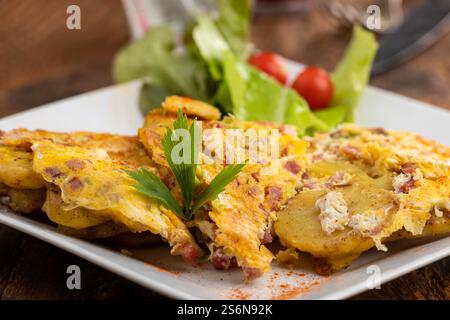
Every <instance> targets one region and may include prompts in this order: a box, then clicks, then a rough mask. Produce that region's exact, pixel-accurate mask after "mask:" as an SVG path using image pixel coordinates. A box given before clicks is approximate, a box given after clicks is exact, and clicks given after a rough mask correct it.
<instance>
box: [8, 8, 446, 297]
mask: <svg viewBox="0 0 450 320" xmlns="http://www.w3.org/2000/svg"><path fill="white" fill-rule="evenodd" d="M314 1H315V0H309V1H308V0H293V1H289V2H291V4H290V5H291V6H290V7H289V8H288V9H287V10H284V9H283V7H282V6H281V4H283V2H285V1H280V0H278V1H274V0H264V1H263V4H262V6H261V4H260V6H259V7H258V8H257V13H256V15H255V17H254V20H253V25H252V36H253V41H254V42H255V44H256V46H257V47H258V48H260V49H263V50H270V51H275V52H278V53H280V54H281V55H284V56H285V57H287V58H290V59H293V60H297V61H300V62H302V63H305V64H315V65H319V66H321V67H324V68H326V69H328V70H332V69H333V67H334V66H335V64H336V62H337V61H338V60H339V58H340V57H341V55H342V53H343V51H344V49H345V46H346V45H347V43H348V40H349V38H350V31H349V29H346V28H343V27H339V25H340V24H339V23H338V22H337V21H336V20H335V19H333V18H332V17H331V16H330V15H329V14H326V13H324V12H323V11H318V10H313V9H312V4H313V3H314ZM449 1H450V0H449ZM328 2H330V1H328ZM340 2H343V3H348V4H351V5H353V6H355V7H356V8H362V10H365V8H366V7H367V6H368V5H369V4H373V3H379V4H383V2H385V1H375V0H371V1H366V0H347V1H345V0H340ZM420 2H421V1H420V0H404V1H403V3H404V7H405V10H406V11H407V10H408V9H410V8H412V7H413V6H414V5H416V4H417V3H420ZM292 3H293V4H292ZM71 4H76V5H78V6H79V7H80V8H81V30H68V29H67V28H66V18H67V14H66V9H67V7H68V6H69V5H71ZM129 40H130V34H129V29H128V23H127V20H126V17H125V12H124V9H123V6H122V3H121V1H120V0H95V1H93V0H70V1H69V0H21V1H14V0H0V117H2V116H6V115H10V114H13V113H16V112H19V111H23V110H26V109H28V108H31V107H35V106H38V105H41V104H43V103H47V102H50V101H55V100H58V99H61V98H64V97H68V96H72V95H75V94H79V93H82V92H86V91H90V90H94V89H98V88H101V87H105V86H108V85H111V84H113V80H112V77H111V63H112V60H113V57H114V54H115V53H116V52H117V50H118V49H119V48H120V47H122V46H123V45H125V44H126V43H127V42H128V41H129ZM449 53H450V34H447V35H446V36H445V37H444V38H443V39H441V41H439V42H438V43H436V44H435V45H434V46H432V47H431V48H429V49H428V50H427V51H426V52H424V53H423V54H421V55H420V56H418V57H416V58H414V59H413V60H411V61H409V62H408V63H406V64H404V65H402V66H400V67H398V68H396V69H394V70H392V71H390V72H388V73H385V74H382V75H379V76H377V77H374V78H373V79H372V80H371V84H372V85H375V86H378V87H382V88H385V89H388V90H391V91H394V92H398V93H400V94H403V95H406V96H409V97H412V98H415V99H418V100H422V101H426V102H429V103H432V104H435V105H437V106H440V107H444V108H447V109H450V90H449V88H450V59H449ZM0 243H1V245H0V297H1V298H13V299H14V298H15V299H24V298H25V299H26V298H41V299H42V298H59V299H71V298H84V299H87V298H96V299H101V298H128V299H133V298H153V297H157V295H156V294H154V293H152V292H151V291H149V290H146V289H143V288H141V287H139V286H137V285H134V284H133V283H131V282H129V281H127V280H124V279H122V278H120V277H117V276H115V275H113V274H111V273H109V272H106V271H104V270H103V269H101V268H99V267H96V266H94V265H92V264H90V263H88V262H86V261H84V260H82V259H79V258H77V257H75V256H72V255H70V254H69V253H66V252H63V251H61V250H59V249H57V248H55V247H52V246H50V245H47V244H45V243H43V242H41V241H39V240H36V239H33V238H30V237H28V236H26V235H24V234H22V233H20V232H18V231H15V230H12V229H9V228H6V227H3V226H0ZM70 264H77V265H79V266H80V267H81V269H82V270H84V271H83V272H84V273H83V283H85V282H84V281H91V283H95V285H94V286H89V287H88V288H85V289H83V290H74V291H68V290H67V288H66V287H65V280H66V274H65V270H66V267H67V266H68V265H70ZM449 270H450V258H447V259H444V260H442V261H439V262H436V263H434V264H432V265H430V266H427V267H425V268H422V269H420V270H417V271H414V272H412V273H410V274H408V275H406V276H403V277H401V278H399V279H397V280H394V281H391V282H389V283H388V284H385V285H383V286H382V290H373V291H370V292H366V293H364V294H361V295H359V296H358V297H357V298H383V299H402V298H410V299H450V279H449V277H448V274H449Z"/></svg>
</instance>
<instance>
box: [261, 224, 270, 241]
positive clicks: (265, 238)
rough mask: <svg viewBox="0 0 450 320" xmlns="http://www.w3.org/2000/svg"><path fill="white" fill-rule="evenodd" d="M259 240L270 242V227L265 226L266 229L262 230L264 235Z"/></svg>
mask: <svg viewBox="0 0 450 320" xmlns="http://www.w3.org/2000/svg"><path fill="white" fill-rule="evenodd" d="M260 240H261V243H262V244H266V243H271V242H272V241H273V237H272V233H271V228H269V227H267V229H266V230H264V235H263V237H262V238H261V239H260Z"/></svg>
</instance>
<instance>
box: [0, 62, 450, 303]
mask: <svg viewBox="0 0 450 320" xmlns="http://www.w3.org/2000/svg"><path fill="white" fill-rule="evenodd" d="M299 68H300V65H298V64H290V71H291V72H292V73H295V72H296V71H297V70H298V69H299ZM138 89H139V83H138V82H132V83H129V84H126V85H118V86H113V87H109V88H105V89H101V90H97V91H93V92H90V93H86V94H82V95H79V96H76V97H72V98H68V99H65V100H62V101H58V102H54V103H50V104H47V105H45V106H42V107H39V108H35V109H32V110H30V111H26V112H23V113H20V114H16V115H13V116H10V117H6V118H3V119H0V129H1V130H10V129H13V128H18V127H23V128H27V129H38V128H41V129H46V130H55V131H74V130H86V131H96V132H110V133H117V134H128V135H134V134H136V132H137V129H138V128H139V127H140V126H141V125H142V121H143V118H142V116H141V115H140V113H139V110H138V108H137V101H138ZM357 123H359V124H361V125H363V126H371V127H374V126H375V127H379V126H382V127H384V128H387V129H405V130H411V131H414V132H417V133H419V134H421V135H423V136H425V137H428V138H431V139H435V140H438V141H440V142H442V143H444V144H446V145H450V134H449V124H450V113H449V112H446V111H444V110H440V109H438V108H435V107H433V106H429V105H426V104H424V103H421V102H418V101H414V100H411V99H408V98H405V97H402V96H399V95H395V94H392V93H388V92H385V91H382V90H379V89H374V88H369V89H368V90H367V92H366V94H365V96H364V98H363V99H362V102H361V105H360V107H359V109H358V112H357ZM0 223H2V224H5V225H8V226H10V227H12V228H15V229H17V230H20V231H22V232H25V233H27V234H29V235H32V236H34V237H36V238H39V239H41V240H44V241H46V242H48V243H51V244H53V245H55V246H57V247H59V248H62V249H64V250H66V251H68V252H71V253H73V254H75V255H77V256H80V257H82V258H84V259H86V260H89V261H90V262H92V263H95V264H97V265H99V266H101V267H103V268H105V269H107V270H109V271H111V272H114V273H116V274H118V275H120V276H123V277H125V278H127V279H129V280H131V281H134V282H136V283H138V284H140V285H142V286H144V287H147V288H149V289H152V290H155V291H157V292H159V293H161V294H164V295H167V296H170V297H173V298H180V299H343V298H347V297H350V296H352V295H355V294H357V293H360V292H362V291H365V290H367V289H368V286H367V285H368V284H370V283H369V282H368V279H369V278H370V276H371V275H372V272H373V270H374V269H373V268H369V266H371V265H376V266H377V270H380V271H381V273H380V276H381V282H385V281H389V280H391V279H393V278H395V277H399V276H401V275H403V274H405V273H407V272H410V271H412V270H415V269H417V268H420V267H422V266H424V265H426V264H429V263H431V262H434V261H436V260H438V259H442V258H444V257H446V256H448V255H450V237H447V238H441V239H439V240H428V241H426V240H414V241H412V240H409V241H400V242H396V243H392V244H389V251H388V252H387V253H384V252H377V251H375V250H371V251H369V252H367V253H365V254H363V255H362V257H361V258H360V259H358V260H357V261H355V262H354V263H353V264H352V265H351V266H350V267H349V268H348V269H346V270H343V271H341V272H338V273H336V274H333V275H331V276H329V277H322V276H318V275H316V274H315V273H314V272H313V271H312V268H311V266H310V265H308V263H307V262H306V261H308V259H304V260H305V266H304V267H302V268H299V269H295V270H287V269H284V268H281V267H280V266H278V265H277V264H276V263H273V268H272V271H271V272H270V273H269V274H267V275H266V276H264V277H262V278H260V279H258V280H256V281H254V282H252V283H249V284H244V283H243V278H242V272H241V271H240V270H231V271H224V272H223V271H217V270H213V269H212V267H211V266H210V265H209V264H204V265H203V266H200V267H197V268H193V267H190V266H187V265H186V264H184V263H183V262H182V261H181V259H179V258H177V257H172V256H170V255H169V254H168V251H169V250H168V248H167V247H164V246H158V247H155V248H149V249H139V250H134V251H133V254H134V255H133V257H129V256H126V255H123V254H121V253H119V252H117V251H114V250H112V249H110V248H106V247H102V246H100V245H97V244H94V243H90V242H87V241H83V240H79V239H75V238H70V237H67V236H64V235H61V234H58V233H56V232H55V228H54V227H53V226H50V225H46V224H43V223H40V222H36V221H34V220H31V219H29V218H27V217H24V216H20V215H17V214H14V213H12V212H10V211H9V210H8V209H6V208H3V207H0ZM378 268H379V269H378Z"/></svg>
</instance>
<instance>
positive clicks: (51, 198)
mask: <svg viewBox="0 0 450 320" xmlns="http://www.w3.org/2000/svg"><path fill="white" fill-rule="evenodd" d="M42 211H44V212H45V213H46V214H47V216H48V218H49V219H50V220H51V221H52V222H54V223H56V224H58V225H60V226H62V227H66V228H71V229H74V230H79V229H83V230H85V229H86V228H90V227H93V226H97V225H101V224H104V223H106V222H107V221H109V220H111V218H110V217H109V216H108V214H109V212H108V210H89V209H86V208H83V207H76V208H73V209H67V208H65V204H64V202H63V200H62V198H61V191H60V190H59V188H57V187H55V186H50V187H49V189H48V191H47V197H46V200H45V203H44V205H43V206H42ZM64 230H65V229H64ZM86 232H87V231H86Z"/></svg>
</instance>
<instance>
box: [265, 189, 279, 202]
mask: <svg viewBox="0 0 450 320" xmlns="http://www.w3.org/2000/svg"><path fill="white" fill-rule="evenodd" d="M266 194H267V196H268V197H269V199H270V200H276V201H278V200H280V199H281V188H280V187H273V186H270V187H267V188H266Z"/></svg>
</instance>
